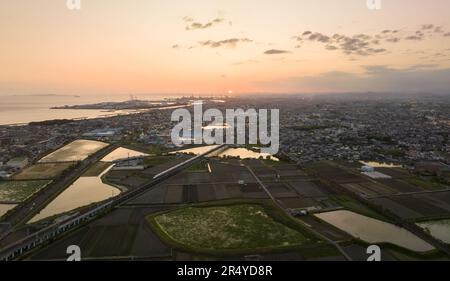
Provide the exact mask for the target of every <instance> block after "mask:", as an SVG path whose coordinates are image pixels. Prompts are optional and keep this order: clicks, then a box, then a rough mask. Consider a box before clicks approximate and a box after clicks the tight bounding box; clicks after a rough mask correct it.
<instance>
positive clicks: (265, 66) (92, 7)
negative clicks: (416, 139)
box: [0, 0, 450, 95]
mask: <svg viewBox="0 0 450 281" xmlns="http://www.w3.org/2000/svg"><path fill="white" fill-rule="evenodd" d="M65 2H66V0H33V1H29V0H0V40H1V44H0V65H1V68H0V95H9V94H56V93H58V94H80V95H84V94H128V93H135V94H140V93H142V94H144V93H145V94H151V93H155V94H161V93H214V94H224V93H227V92H228V90H233V91H234V92H235V93H245V92H323V91H365V90H368V91H403V90H407V91H446V90H450V86H448V85H447V83H446V82H445V81H448V79H450V77H449V73H450V72H449V68H450V67H449V65H450V33H449V32H450V20H449V17H448V11H450V1H447V0H431V1H422V0H382V8H381V10H377V11H374V10H369V9H368V8H367V6H366V0H345V1H342V0H302V1H300V0H278V1H275V0H245V1H244V0H197V1H186V0H178V1H175V0H172V1H167V0H128V1H123V0H81V3H82V7H81V10H69V9H67V7H66V3H65ZM410 80H414V81H415V82H416V83H412V84H411V83H409V81H410ZM422 80H423V81H422Z"/></svg>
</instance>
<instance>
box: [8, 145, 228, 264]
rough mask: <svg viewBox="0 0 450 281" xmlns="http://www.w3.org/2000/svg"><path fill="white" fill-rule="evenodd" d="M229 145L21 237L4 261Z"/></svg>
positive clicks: (99, 214) (20, 254)
mask: <svg viewBox="0 0 450 281" xmlns="http://www.w3.org/2000/svg"><path fill="white" fill-rule="evenodd" d="M227 147H228V145H226V144H222V145H219V146H217V147H214V148H212V149H210V150H208V151H206V152H205V153H202V154H200V155H197V156H195V157H193V158H190V159H188V160H186V161H184V162H182V163H180V164H177V165H175V166H173V167H171V168H169V169H167V170H165V171H163V172H161V173H159V174H157V175H155V176H154V177H153V181H152V182H150V183H148V184H144V185H142V186H140V187H138V188H137V189H135V190H133V191H130V192H127V193H124V194H122V195H119V196H117V197H114V198H111V199H109V200H107V201H105V202H103V203H101V204H99V205H98V206H96V207H95V208H93V209H90V210H88V211H86V212H83V213H81V214H76V215H74V216H72V217H69V218H68V219H66V220H64V221H61V222H57V223H54V224H52V225H50V226H48V227H45V228H43V229H41V230H39V231H37V232H35V233H33V234H31V235H29V236H27V237H25V238H23V239H21V240H18V241H16V242H14V243H12V244H10V245H8V246H6V247H5V248H3V249H1V250H0V261H1V260H3V261H9V260H15V259H18V258H20V257H22V256H24V255H25V254H27V253H29V252H31V251H32V250H33V249H36V248H37V247H39V246H44V245H45V244H47V243H50V242H51V241H53V240H56V239H58V238H60V237H61V236H62V235H63V234H64V233H67V232H68V231H71V230H73V229H75V228H77V227H79V226H81V225H84V224H86V223H88V222H90V221H93V220H95V219H97V218H99V217H100V216H103V215H105V214H107V213H108V212H110V211H112V210H113V209H114V208H115V207H116V206H119V205H121V204H124V203H126V202H127V201H129V200H131V199H133V198H135V197H137V196H139V195H141V194H142V193H143V192H145V191H147V190H148V189H150V188H152V187H154V186H156V185H158V184H160V183H162V182H163V181H165V180H167V179H168V178H170V177H171V176H173V175H175V174H177V173H179V172H180V171H182V170H184V169H185V168H187V167H190V166H192V165H193V164H195V163H197V162H198V161H200V160H201V159H202V158H203V157H205V156H207V155H209V154H211V153H213V152H217V151H219V150H223V149H226V148H227Z"/></svg>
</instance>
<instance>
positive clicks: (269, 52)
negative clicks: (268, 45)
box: [264, 49, 290, 55]
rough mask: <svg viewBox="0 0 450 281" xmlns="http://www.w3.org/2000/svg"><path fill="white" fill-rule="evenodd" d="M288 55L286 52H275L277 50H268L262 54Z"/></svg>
mask: <svg viewBox="0 0 450 281" xmlns="http://www.w3.org/2000/svg"><path fill="white" fill-rule="evenodd" d="M287 53H290V52H289V51H286V50H277V49H270V50H267V51H265V52H264V54H265V55H279V54H287Z"/></svg>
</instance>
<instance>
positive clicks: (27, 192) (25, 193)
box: [0, 180, 51, 203]
mask: <svg viewBox="0 0 450 281" xmlns="http://www.w3.org/2000/svg"><path fill="white" fill-rule="evenodd" d="M50 182H51V181H49V180H39V181H0V201H2V202H17V203H18V202H22V201H24V200H26V199H27V198H28V197H30V196H31V195H33V194H34V193H36V192H38V191H39V190H40V189H41V188H43V187H45V186H47V185H48V184H49V183H50Z"/></svg>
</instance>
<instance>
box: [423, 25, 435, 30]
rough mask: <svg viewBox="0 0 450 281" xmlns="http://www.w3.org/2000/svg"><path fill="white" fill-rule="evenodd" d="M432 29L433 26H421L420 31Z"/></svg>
mask: <svg viewBox="0 0 450 281" xmlns="http://www.w3.org/2000/svg"><path fill="white" fill-rule="evenodd" d="M433 28H434V24H424V25H422V30H431V29H433Z"/></svg>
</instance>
